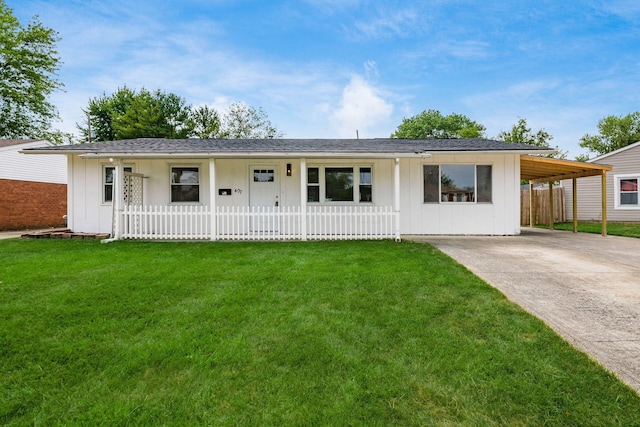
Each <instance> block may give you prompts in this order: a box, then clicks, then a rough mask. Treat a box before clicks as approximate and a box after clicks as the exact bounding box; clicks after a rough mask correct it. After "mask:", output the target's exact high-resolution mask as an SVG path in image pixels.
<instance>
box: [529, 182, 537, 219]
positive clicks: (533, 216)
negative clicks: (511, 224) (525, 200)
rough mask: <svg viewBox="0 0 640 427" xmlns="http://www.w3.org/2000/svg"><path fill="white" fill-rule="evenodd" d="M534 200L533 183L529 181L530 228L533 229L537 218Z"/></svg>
mask: <svg viewBox="0 0 640 427" xmlns="http://www.w3.org/2000/svg"><path fill="white" fill-rule="evenodd" d="M533 200H534V199H533V183H532V182H531V181H529V228H533V226H534V224H533V223H534V222H535V217H536V215H535V209H534V208H535V206H533Z"/></svg>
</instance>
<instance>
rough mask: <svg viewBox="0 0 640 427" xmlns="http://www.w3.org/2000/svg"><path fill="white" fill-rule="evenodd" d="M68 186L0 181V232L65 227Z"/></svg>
mask: <svg viewBox="0 0 640 427" xmlns="http://www.w3.org/2000/svg"><path fill="white" fill-rule="evenodd" d="M66 214H67V185H66V184H51V183H46V182H32V181H15V180H10V179H0V230H22V229H28V228H46V227H61V226H64V225H65V224H64V219H63V216H64V215H66Z"/></svg>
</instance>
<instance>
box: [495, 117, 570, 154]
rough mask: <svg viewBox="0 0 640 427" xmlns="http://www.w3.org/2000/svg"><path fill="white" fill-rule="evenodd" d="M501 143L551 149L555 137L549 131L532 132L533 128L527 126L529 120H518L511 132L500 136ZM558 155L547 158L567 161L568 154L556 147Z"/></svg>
mask: <svg viewBox="0 0 640 427" xmlns="http://www.w3.org/2000/svg"><path fill="white" fill-rule="evenodd" d="M497 139H498V140H499V141H506V142H513V143H517V144H528V145H535V146H537V147H549V148H551V144H550V143H549V142H550V141H551V140H552V139H553V136H551V135H550V134H549V133H548V132H547V131H545V130H543V129H540V130H539V131H538V132H536V133H533V132H531V128H530V127H528V126H527V119H518V123H516V124H515V125H513V127H512V128H511V130H510V131H502V132H500V133H499V134H498V137H497ZM554 149H555V150H556V151H557V153H556V154H549V155H547V156H546V157H550V158H556V159H566V158H567V152H566V151H563V150H561V149H560V148H559V147H558V146H556V147H554Z"/></svg>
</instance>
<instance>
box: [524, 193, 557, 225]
mask: <svg viewBox="0 0 640 427" xmlns="http://www.w3.org/2000/svg"><path fill="white" fill-rule="evenodd" d="M529 204H530V198H529V190H521V191H520V224H521V225H529V209H530V206H529ZM533 212H534V225H535V224H549V189H548V188H534V189H533ZM564 221H565V216H564V188H562V187H554V188H553V222H554V223H556V222H564Z"/></svg>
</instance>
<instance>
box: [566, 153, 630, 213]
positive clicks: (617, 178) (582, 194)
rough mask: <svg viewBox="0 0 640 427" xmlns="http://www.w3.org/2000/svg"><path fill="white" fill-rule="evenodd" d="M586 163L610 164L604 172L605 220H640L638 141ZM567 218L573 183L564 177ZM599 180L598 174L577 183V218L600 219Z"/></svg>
mask: <svg viewBox="0 0 640 427" xmlns="http://www.w3.org/2000/svg"><path fill="white" fill-rule="evenodd" d="M587 163H591V164H600V165H610V166H612V167H613V170H612V171H611V172H609V173H608V174H607V182H606V188H607V220H608V221H619V222H627V221H629V222H636V221H640V200H639V197H638V187H639V186H638V184H639V183H640V142H636V143H634V144H631V145H627V146H626V147H623V148H620V149H618V150H616V151H612V152H611V153H607V154H604V155H602V156H599V157H596V158H594V159H590V160H588V161H587ZM562 185H563V186H564V187H565V200H566V203H565V206H567V212H566V213H567V220H568V221H572V220H573V212H572V211H571V203H572V198H573V186H572V183H571V181H570V180H568V181H563V183H562ZM601 189H602V181H601V179H600V177H589V178H583V179H581V180H580V181H578V183H577V195H578V202H577V205H578V209H577V211H578V214H577V217H578V220H579V221H601V220H602V209H601V206H602V202H601V200H602V197H601Z"/></svg>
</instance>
